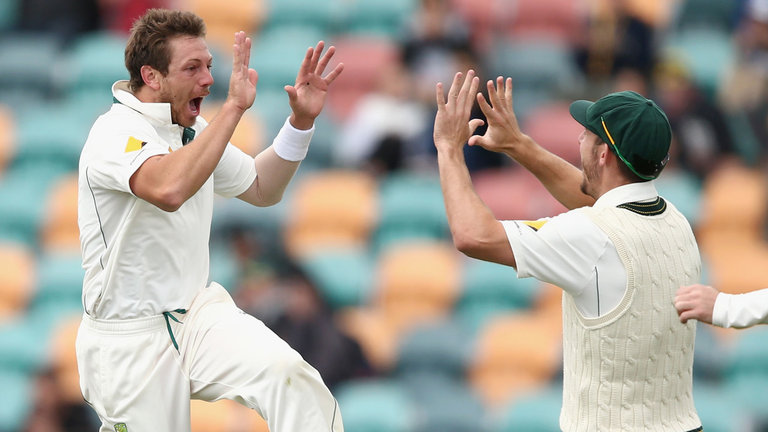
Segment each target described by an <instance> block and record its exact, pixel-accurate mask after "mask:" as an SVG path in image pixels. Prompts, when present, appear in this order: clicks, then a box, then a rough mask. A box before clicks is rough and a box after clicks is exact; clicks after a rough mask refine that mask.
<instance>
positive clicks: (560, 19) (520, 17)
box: [499, 0, 589, 45]
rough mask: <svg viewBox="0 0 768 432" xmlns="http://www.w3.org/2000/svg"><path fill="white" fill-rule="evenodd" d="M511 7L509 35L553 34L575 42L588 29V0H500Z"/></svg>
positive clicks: (558, 38) (566, 40)
mask: <svg viewBox="0 0 768 432" xmlns="http://www.w3.org/2000/svg"><path fill="white" fill-rule="evenodd" d="M499 2H500V4H501V5H503V7H504V9H507V10H509V11H510V12H508V13H509V15H510V16H509V17H508V18H506V28H507V35H508V36H509V37H513V38H516V37H531V36H533V37H539V36H546V37H552V38H555V39H557V40H560V41H563V42H564V43H566V44H569V45H572V44H575V43H576V42H577V41H578V40H579V38H580V37H581V36H582V35H583V34H584V32H585V31H586V25H585V24H586V23H587V20H586V11H587V7H588V6H589V5H588V2H587V1H584V0H576V1H574V0H499Z"/></svg>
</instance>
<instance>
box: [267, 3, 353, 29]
mask: <svg viewBox="0 0 768 432" xmlns="http://www.w3.org/2000/svg"><path fill="white" fill-rule="evenodd" d="M346 3H347V2H346V1H345V0H330V1H329V0H326V1H322V2H308V1H304V0H268V1H267V17H266V18H267V19H266V22H265V24H264V29H263V30H266V31H269V30H271V29H275V28H278V27H283V26H302V27H310V28H315V29H317V30H319V31H321V32H323V33H331V32H335V31H336V30H337V29H338V26H339V25H340V24H341V23H340V21H341V18H342V11H343V8H344V7H345V6H346Z"/></svg>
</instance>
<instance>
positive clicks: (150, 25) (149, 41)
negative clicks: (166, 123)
mask: <svg viewBox="0 0 768 432" xmlns="http://www.w3.org/2000/svg"><path fill="white" fill-rule="evenodd" d="M177 36H193V37H205V23H204V22H203V19H202V18H200V17H199V16H197V15H195V14H194V13H192V12H187V11H176V10H168V9H149V10H147V12H146V13H145V14H144V15H143V16H141V17H140V18H139V19H137V20H136V21H135V22H134V23H133V27H131V35H130V37H129V38H128V43H127V44H126V46H125V67H126V69H128V73H129V74H130V77H131V80H130V83H129V86H130V88H131V90H133V91H136V90H138V89H139V88H141V87H142V86H143V85H144V80H143V79H142V78H141V67H142V66H144V65H148V66H151V67H153V68H155V69H157V70H158V71H160V72H161V73H162V74H163V75H165V74H167V73H168V64H169V63H170V62H171V52H170V48H169V47H168V41H169V40H170V39H172V38H174V37H177Z"/></svg>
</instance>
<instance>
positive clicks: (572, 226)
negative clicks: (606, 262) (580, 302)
mask: <svg viewBox="0 0 768 432" xmlns="http://www.w3.org/2000/svg"><path fill="white" fill-rule="evenodd" d="M502 224H503V225H504V229H505V230H506V232H507V238H508V239H509V244H510V246H511V247H512V251H513V252H514V254H515V261H516V262H517V273H518V277H521V278H522V277H534V278H536V279H538V280H541V281H543V282H548V283H551V284H554V285H557V286H559V287H560V288H562V289H563V290H565V291H567V292H568V293H570V294H571V295H573V296H579V295H580V294H581V293H582V292H583V291H584V289H585V288H586V287H587V286H588V285H590V284H591V283H593V281H594V271H595V268H596V266H597V263H598V261H599V259H600V257H601V256H602V255H603V254H604V252H605V250H606V245H607V244H609V243H608V242H609V240H608V238H607V236H606V235H605V233H603V232H602V231H601V230H600V229H599V228H598V227H597V226H596V225H595V224H594V223H592V222H591V220H589V218H588V217H587V216H586V215H585V214H583V213H582V212H581V211H579V210H573V211H569V212H567V213H563V214H561V215H558V216H555V217H553V218H549V219H540V220H539V221H533V222H531V221H502Z"/></svg>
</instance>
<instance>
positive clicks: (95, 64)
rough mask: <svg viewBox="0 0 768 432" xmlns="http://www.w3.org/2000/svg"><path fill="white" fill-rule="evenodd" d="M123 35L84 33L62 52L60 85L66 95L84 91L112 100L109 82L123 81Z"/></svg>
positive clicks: (124, 75)
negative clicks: (62, 62)
mask: <svg viewBox="0 0 768 432" xmlns="http://www.w3.org/2000/svg"><path fill="white" fill-rule="evenodd" d="M126 41H127V38H126V37H125V36H122V35H118V34H116V33H110V32H95V33H86V34H84V35H82V36H80V37H78V38H77V40H76V41H75V42H74V44H73V45H72V46H71V47H69V48H68V49H67V51H66V62H65V63H64V65H63V67H64V69H63V70H65V71H66V73H64V74H62V79H63V82H62V83H61V84H60V85H61V87H62V90H63V92H64V95H65V96H66V97H69V98H77V97H81V96H82V95H84V94H96V95H101V96H102V97H103V98H104V99H105V100H112V91H111V88H112V84H114V82H115V81H118V80H127V79H128V76H129V75H128V71H127V70H126V69H125V59H124V56H125V43H126Z"/></svg>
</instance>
